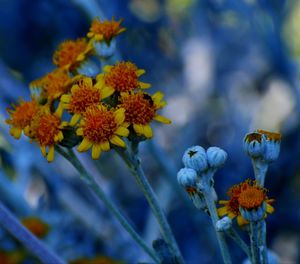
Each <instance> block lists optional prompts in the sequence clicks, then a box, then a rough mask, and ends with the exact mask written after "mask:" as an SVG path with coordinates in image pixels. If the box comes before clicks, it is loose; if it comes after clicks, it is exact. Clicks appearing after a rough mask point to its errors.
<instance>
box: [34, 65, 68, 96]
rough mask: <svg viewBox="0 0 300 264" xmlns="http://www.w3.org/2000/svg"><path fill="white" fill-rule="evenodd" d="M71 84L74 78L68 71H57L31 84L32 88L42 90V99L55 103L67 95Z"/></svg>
mask: <svg viewBox="0 0 300 264" xmlns="http://www.w3.org/2000/svg"><path fill="white" fill-rule="evenodd" d="M71 84H72V78H71V77H70V76H69V74H68V72H67V71H65V70H61V69H55V70H54V71H52V72H50V73H48V74H46V75H45V76H43V77H42V78H40V79H37V80H34V81H33V82H31V84H30V88H41V89H42V93H41V97H42V98H46V99H48V100H50V101H53V100H55V99H57V98H59V97H60V96H61V95H63V94H65V93H67V92H68V91H69V90H70V86H71Z"/></svg>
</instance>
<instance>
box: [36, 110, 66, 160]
mask: <svg viewBox="0 0 300 264" xmlns="http://www.w3.org/2000/svg"><path fill="white" fill-rule="evenodd" d="M65 126H66V123H65V122H61V119H60V116H59V114H58V112H57V111H56V112H55V113H54V114H52V113H51V112H50V109H49V106H48V105H46V106H43V108H42V109H41V110H40V111H39V112H38V114H36V115H35V117H34V118H33V120H32V122H31V125H30V136H31V138H32V139H34V140H35V141H36V142H37V143H38V144H39V146H40V149H41V152H42V154H43V156H47V160H48V162H52V161H53V160H54V146H55V144H57V143H59V142H61V141H62V140H63V139H64V135H63V133H62V129H63V128H64V127H65ZM47 148H48V152H47Z"/></svg>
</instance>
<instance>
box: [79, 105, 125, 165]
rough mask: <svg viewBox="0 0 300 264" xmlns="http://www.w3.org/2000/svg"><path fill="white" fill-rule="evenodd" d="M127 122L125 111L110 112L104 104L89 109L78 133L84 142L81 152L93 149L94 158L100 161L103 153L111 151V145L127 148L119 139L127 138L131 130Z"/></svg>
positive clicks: (81, 145)
mask: <svg viewBox="0 0 300 264" xmlns="http://www.w3.org/2000/svg"><path fill="white" fill-rule="evenodd" d="M124 121H125V110H124V109H123V108H119V109H118V110H112V109H111V110H108V109H107V108H106V106H104V105H103V104H99V105H97V106H91V107H89V108H88V109H87V110H86V112H85V113H84V114H83V118H82V119H81V121H80V124H79V128H78V129H77V131H76V133H77V135H78V136H82V137H83V140H82V142H81V143H80V145H79V146H78V148H77V150H78V151H79V152H82V151H87V150H88V149H90V148H91V147H92V158H93V159H98V158H99V156H100V154H101V151H109V150H110V143H112V144H114V145H117V146H119V147H125V146H126V145H125V142H124V141H123V140H122V139H121V138H120V137H119V136H122V137H127V136H128V135H129V130H128V129H127V125H126V124H125V123H124Z"/></svg>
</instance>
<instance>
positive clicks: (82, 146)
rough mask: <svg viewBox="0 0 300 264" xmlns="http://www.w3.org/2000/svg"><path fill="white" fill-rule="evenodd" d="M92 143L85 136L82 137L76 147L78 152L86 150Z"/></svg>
mask: <svg viewBox="0 0 300 264" xmlns="http://www.w3.org/2000/svg"><path fill="white" fill-rule="evenodd" d="M92 145H93V143H92V142H90V141H89V140H88V139H87V138H84V139H83V140H82V141H81V143H80V144H79V146H78V147H77V150H78V151H79V152H84V151H87V150H89V149H90V148H91V146H92Z"/></svg>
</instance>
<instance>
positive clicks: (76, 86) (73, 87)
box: [71, 84, 80, 94]
mask: <svg viewBox="0 0 300 264" xmlns="http://www.w3.org/2000/svg"><path fill="white" fill-rule="evenodd" d="M78 89H80V88H79V86H78V84H75V85H73V86H72V88H71V93H72V94H73V93H75V92H76V90H78Z"/></svg>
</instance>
